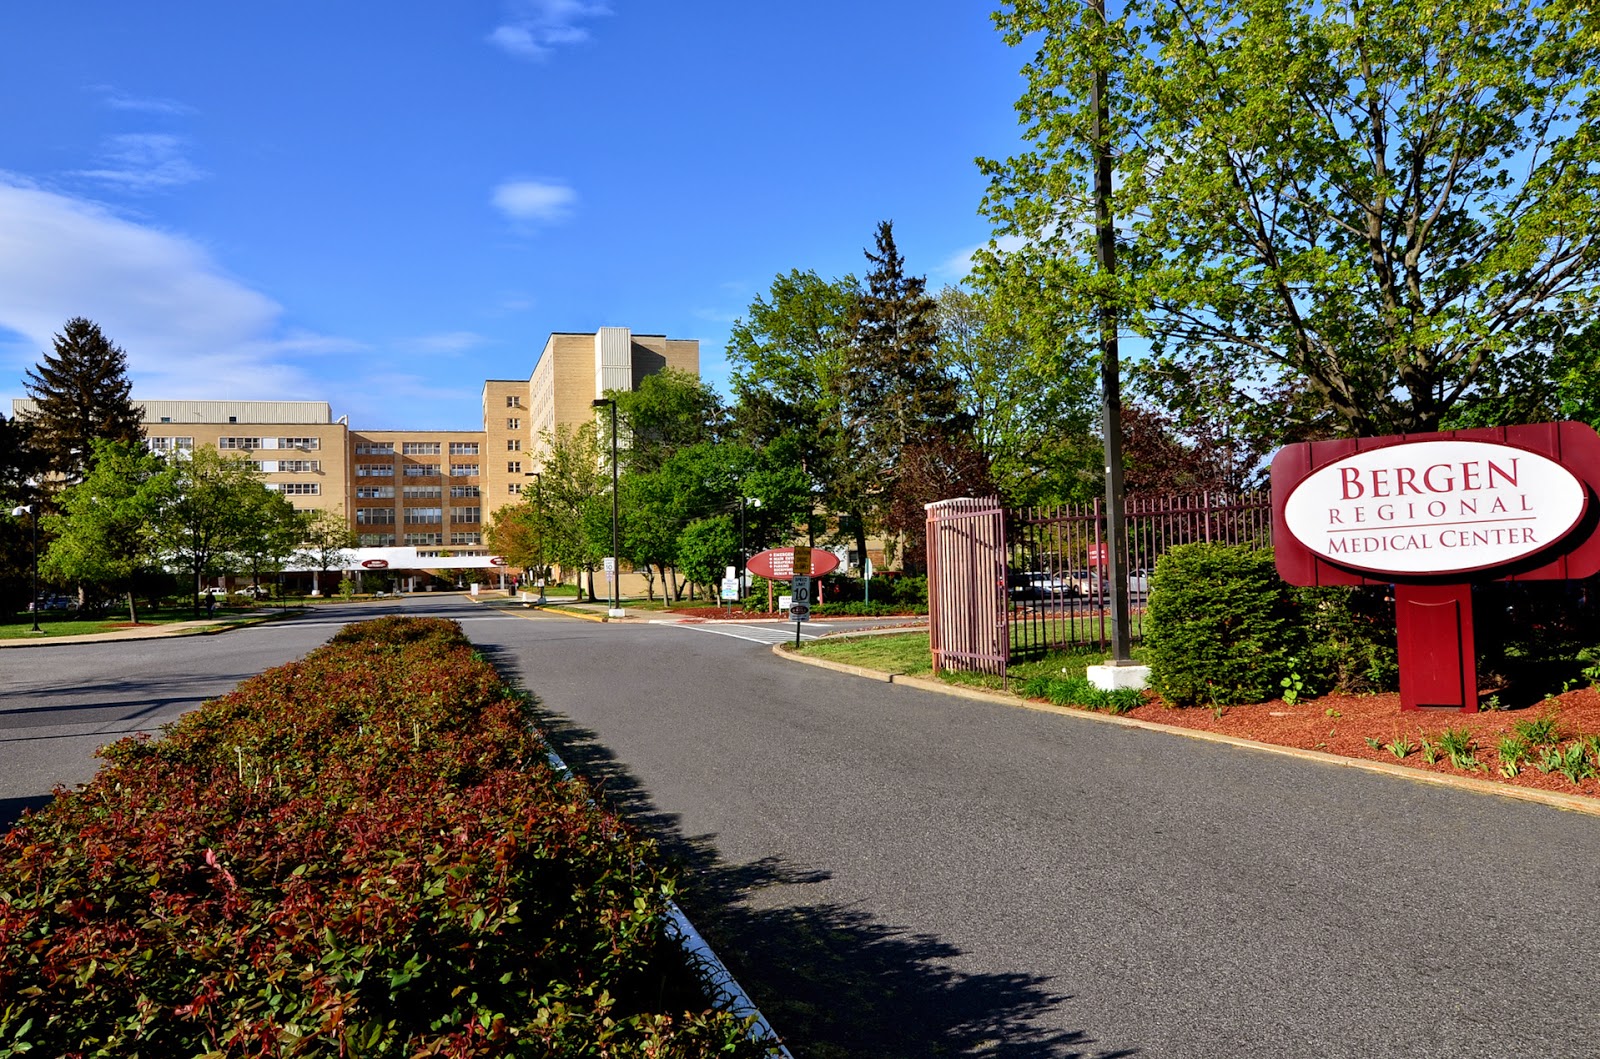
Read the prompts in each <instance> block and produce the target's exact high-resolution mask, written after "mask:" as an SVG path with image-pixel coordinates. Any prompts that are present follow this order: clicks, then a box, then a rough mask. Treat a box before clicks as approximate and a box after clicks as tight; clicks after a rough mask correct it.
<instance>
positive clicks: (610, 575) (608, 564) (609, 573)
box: [601, 555, 617, 581]
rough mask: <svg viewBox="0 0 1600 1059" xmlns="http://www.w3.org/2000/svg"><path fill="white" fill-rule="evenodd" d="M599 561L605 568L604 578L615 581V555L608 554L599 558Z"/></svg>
mask: <svg viewBox="0 0 1600 1059" xmlns="http://www.w3.org/2000/svg"><path fill="white" fill-rule="evenodd" d="M601 563H602V565H603V567H604V569H605V573H606V580H607V581H615V580H616V579H617V557H616V556H614V555H608V556H606V557H605V558H604V559H602V560H601Z"/></svg>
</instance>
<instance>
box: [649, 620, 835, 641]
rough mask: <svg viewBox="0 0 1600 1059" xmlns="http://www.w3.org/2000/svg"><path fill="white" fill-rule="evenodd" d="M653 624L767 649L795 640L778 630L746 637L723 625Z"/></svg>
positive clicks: (815, 635) (810, 637) (807, 636)
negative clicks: (727, 638) (743, 642)
mask: <svg viewBox="0 0 1600 1059" xmlns="http://www.w3.org/2000/svg"><path fill="white" fill-rule="evenodd" d="M653 624H659V625H667V626H670V627H673V628H678V629H684V630H686V631H688V632H709V633H712V634H714V635H717V636H727V637H730V638H732V639H735V640H747V641H749V642H750V643H758V644H763V645H765V646H767V647H771V646H772V645H773V644H775V643H783V642H785V641H787V640H792V639H794V635H793V634H792V633H788V632H780V631H779V630H777V629H771V630H763V631H764V632H765V635H759V636H746V635H745V634H744V633H738V632H733V631H731V630H730V629H729V628H728V627H727V626H725V625H723V626H717V625H685V624H683V623H681V622H675V621H664V622H656V623H653ZM750 631H751V632H755V630H754V629H752V630H750ZM821 635H822V634H821V633H820V632H817V633H801V634H800V638H801V639H802V640H815V639H818V638H819V637H820V636H821Z"/></svg>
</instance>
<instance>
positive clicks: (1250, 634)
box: [1145, 544, 1305, 706]
mask: <svg viewBox="0 0 1600 1059" xmlns="http://www.w3.org/2000/svg"><path fill="white" fill-rule="evenodd" d="M1146 620H1147V622H1148V625H1147V627H1146V633H1145V652H1146V658H1147V659H1148V661H1149V664H1150V686H1151V687H1152V688H1154V689H1155V691H1156V692H1157V693H1158V694H1159V695H1160V696H1161V697H1162V698H1163V699H1165V700H1167V701H1168V702H1170V703H1173V704H1174V705H1178V706H1194V705H1208V706H1233V705H1237V704H1239V703H1247V702H1264V701H1265V700H1267V699H1270V698H1273V697H1274V696H1276V695H1277V694H1278V693H1279V691H1280V682H1281V680H1282V679H1283V678H1284V677H1286V676H1288V675H1289V673H1290V672H1291V670H1292V669H1293V667H1294V664H1295V663H1294V656H1295V654H1296V652H1298V651H1299V650H1300V649H1301V648H1302V647H1303V646H1304V643H1305V639H1304V637H1305V632H1304V629H1303V628H1302V626H1301V625H1300V622H1299V616H1298V613H1297V608H1296V606H1295V601H1294V598H1293V596H1292V595H1291V593H1290V589H1289V586H1288V585H1286V584H1284V583H1283V581H1282V580H1281V579H1279V577H1278V573H1277V570H1276V568H1275V567H1274V565H1273V557H1272V551H1271V549H1254V548H1248V547H1243V546H1240V545H1225V544H1182V545H1179V546H1177V547H1175V548H1173V549H1171V550H1170V551H1168V552H1167V553H1166V554H1165V555H1163V556H1162V557H1161V560H1160V561H1159V562H1158V563H1156V568H1155V572H1154V574H1152V576H1151V579H1150V602H1149V605H1148V608H1147V611H1146Z"/></svg>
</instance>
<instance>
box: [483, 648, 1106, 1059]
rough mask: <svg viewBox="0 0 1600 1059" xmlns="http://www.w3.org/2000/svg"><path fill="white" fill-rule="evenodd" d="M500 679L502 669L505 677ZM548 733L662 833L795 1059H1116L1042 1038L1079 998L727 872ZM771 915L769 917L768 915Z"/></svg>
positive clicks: (564, 736)
mask: <svg viewBox="0 0 1600 1059" xmlns="http://www.w3.org/2000/svg"><path fill="white" fill-rule="evenodd" d="M503 671H504V670H503ZM535 711H536V715H537V718H538V724H539V726H540V727H541V729H542V730H543V731H544V733H545V735H546V736H547V737H548V739H549V740H550V743H551V745H552V747H553V748H554V749H555V750H556V752H557V753H559V754H560V755H561V757H562V758H563V759H564V760H565V761H566V762H567V764H568V765H569V766H570V767H571V768H572V770H573V771H574V772H577V773H579V774H580V775H582V776H584V777H585V778H586V779H588V780H589V781H590V783H591V784H592V785H593V786H594V787H595V788H596V796H597V797H599V798H601V799H603V800H604V801H605V802H606V803H607V804H609V805H610V806H612V807H613V808H614V809H616V810H617V811H619V812H621V813H622V814H623V815H625V816H627V817H628V818H629V819H630V820H632V821H633V822H635V823H636V824H638V825H639V826H641V827H643V828H644V829H645V830H646V831H647V832H649V833H650V834H652V835H653V836H654V837H655V838H656V839H657V840H658V841H659V842H660V843H661V846H662V849H663V850H664V851H665V853H666V854H667V856H668V857H669V858H670V860H671V861H672V862H674V863H675V864H676V865H677V866H678V867H679V868H680V874H681V880H682V882H681V884H682V891H681V892H680V894H679V903H680V904H681V905H682V906H683V908H684V911H685V912H687V913H688V915H689V918H690V919H692V920H693V921H694V923H695V925H696V926H697V927H698V928H699V929H700V930H701V932H702V933H703V934H704V935H705V936H706V939H707V940H708V941H709V942H710V943H711V945H712V947H713V948H715V949H716V950H717V952H718V954H719V955H721V956H722V957H723V959H724V960H725V961H726V962H727V963H728V965H729V968H730V969H731V970H732V971H733V973H734V975H735V976H736V977H737V978H738V979H739V981H740V983H741V984H743V985H744V987H745V988H746V989H747V990H748V991H749V992H750V994H751V995H752V997H753V998H754V999H755V1001H756V1003H757V1004H758V1005H759V1006H760V1007H761V1010H762V1012H763V1013H764V1014H765V1015H766V1016H767V1018H768V1020H769V1021H770V1022H771V1023H772V1024H773V1026H774V1028H775V1029H777V1031H778V1032H779V1033H780V1034H782V1035H783V1036H784V1037H785V1039H786V1040H787V1041H788V1042H789V1044H790V1046H791V1048H792V1050H793V1051H794V1052H795V1053H796V1054H797V1055H804V1056H808V1057H817V1056H821V1057H829V1059H831V1057H841V1059H842V1057H857V1056H861V1057H865V1056H873V1057H884V1059H897V1057H905V1059H912V1057H917V1059H921V1057H925V1056H935V1055H982V1056H986V1057H989V1056H992V1057H998V1059H1023V1057H1025V1056H1026V1057H1029V1059H1034V1057H1051V1059H1090V1057H1094V1059H1116V1057H1125V1056H1132V1055H1136V1054H1138V1052H1137V1050H1132V1051H1130V1050H1119V1051H1114V1052H1109V1051H1100V1050H1097V1049H1095V1048H1094V1047H1093V1039H1092V1038H1091V1037H1090V1036H1089V1035H1088V1034H1086V1033H1084V1032H1082V1031H1076V1030H1074V1031H1059V1030H1054V1029H1050V1028H1042V1027H1041V1026H1039V1025H1038V1024H1037V1023H1038V1020H1039V1019H1040V1018H1041V1017H1042V1016H1044V1015H1046V1014H1047V1013H1049V1012H1051V1011H1052V1010H1053V1009H1055V1008H1056V1007H1057V1006H1058V1005H1060V1004H1062V1003H1065V1002H1067V1001H1070V1000H1071V997H1068V996H1063V995H1061V994H1057V993H1053V992H1051V991H1050V990H1049V988H1048V985H1049V982H1048V979H1046V978H1045V977H1043V976H1039V975H1029V974H969V973H965V972H963V971H960V970H957V969H955V968H954V967H952V966H950V961H952V960H955V959H957V958H958V957H960V956H961V952H960V950H958V949H956V948H955V947H954V946H952V945H950V944H948V943H947V942H944V941H941V940H940V939H938V938H936V937H933V936H930V935H926V934H916V933H911V932H908V931H905V930H900V929H897V928H895V927H893V926H891V925H888V924H884V923H880V922H877V921H876V920H874V919H873V918H872V917H871V916H870V915H868V914H866V913H864V912H862V911H860V910H859V909H857V908H852V907H848V906H843V905H839V904H836V903H820V904H818V903H807V902H806V900H805V894H804V892H803V890H801V889H796V890H787V892H785V890H786V888H790V887H794V888H803V887H804V886H806V885H808V884H814V883H818V882H823V881H826V880H827V879H828V878H829V876H828V875H827V873H825V872H817V871H810V870H807V869H805V868H803V867H798V866H795V865H790V864H786V863H784V862H783V861H782V860H780V859H778V858H766V859H762V860H758V861H754V862H751V863H748V864H737V865H735V864H726V863H723V862H721V861H720V860H719V859H718V857H717V854H716V851H715V849H714V848H713V846H712V842H711V839H712V837H713V836H692V837H691V836H687V835H684V834H683V833H682V830H681V828H680V827H679V825H678V820H677V818H676V816H674V815H673V814H670V813H664V812H661V811H660V810H659V809H657V808H656V807H655V806H654V805H653V804H652V803H651V802H650V799H649V796H648V794H647V793H646V792H645V791H644V790H643V789H642V788H641V787H640V785H639V783H638V782H637V781H636V780H635V779H634V777H633V776H631V775H630V774H629V772H628V771H627V769H626V768H624V767H623V766H622V765H621V764H620V763H619V762H618V761H617V760H616V759H615V758H614V757H613V756H612V755H611V753H610V752H609V751H608V750H607V749H606V748H605V747H604V746H603V745H601V744H600V743H599V742H598V740H597V739H596V737H595V734H594V733H593V732H591V731H588V730H587V729H584V728H582V727H579V726H577V725H575V724H573V723H572V722H570V721H569V720H567V719H566V718H564V717H562V716H561V715H559V714H555V713H552V712H549V711H547V710H544V709H543V708H542V707H539V706H537V705H536V706H535ZM763 906H765V907H763Z"/></svg>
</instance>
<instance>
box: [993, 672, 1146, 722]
mask: <svg viewBox="0 0 1600 1059" xmlns="http://www.w3.org/2000/svg"><path fill="white" fill-rule="evenodd" d="M1021 691H1022V694H1023V695H1024V696H1026V697H1027V698H1030V699H1044V700H1045V701H1046V702H1051V703H1054V704H1055V705H1057V706H1081V707H1083V708H1084V709H1086V710H1103V711H1105V712H1106V713H1127V712H1128V711H1129V710H1133V709H1136V708H1138V706H1139V704H1140V703H1141V702H1143V701H1144V697H1143V696H1142V695H1141V694H1140V693H1139V692H1137V691H1134V690H1133V689H1132V688H1119V689H1117V690H1115V691H1106V690H1104V689H1102V688H1097V687H1095V686H1094V685H1093V684H1091V683H1089V678H1087V677H1052V676H1038V677H1030V678H1028V679H1027V680H1025V681H1023V683H1022V687H1021Z"/></svg>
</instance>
